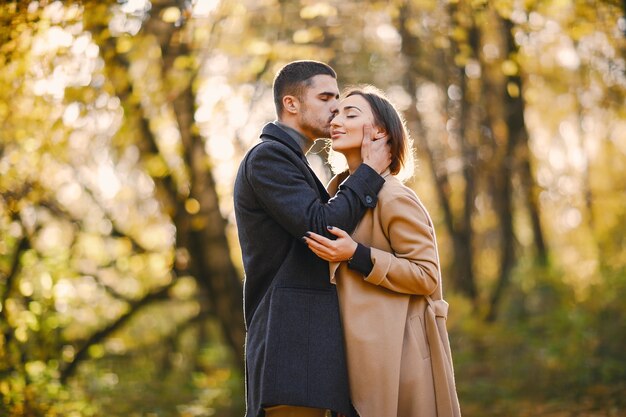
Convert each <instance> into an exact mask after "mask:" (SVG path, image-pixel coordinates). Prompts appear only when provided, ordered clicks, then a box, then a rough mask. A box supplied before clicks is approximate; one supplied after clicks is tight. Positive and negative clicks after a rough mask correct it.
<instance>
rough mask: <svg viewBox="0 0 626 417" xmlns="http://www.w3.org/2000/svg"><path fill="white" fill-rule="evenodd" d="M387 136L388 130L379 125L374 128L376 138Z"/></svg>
mask: <svg viewBox="0 0 626 417" xmlns="http://www.w3.org/2000/svg"><path fill="white" fill-rule="evenodd" d="M385 136H387V131H386V130H385V129H384V128H382V127H379V126H376V127H375V128H374V139H382V138H384V137H385Z"/></svg>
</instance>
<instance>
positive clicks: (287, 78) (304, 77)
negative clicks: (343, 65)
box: [274, 61, 337, 118]
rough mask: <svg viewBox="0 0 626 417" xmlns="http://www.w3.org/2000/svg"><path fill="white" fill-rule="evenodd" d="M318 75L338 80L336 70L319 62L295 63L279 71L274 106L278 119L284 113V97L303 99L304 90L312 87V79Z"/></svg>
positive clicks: (275, 86) (275, 84) (275, 80)
mask: <svg viewBox="0 0 626 417" xmlns="http://www.w3.org/2000/svg"><path fill="white" fill-rule="evenodd" d="M316 75H330V76H331V77H333V78H337V74H336V73H335V70H333V69H332V68H331V67H330V66H329V65H327V64H324V63H323V62H318V61H293V62H290V63H289V64H287V65H285V66H284V67H283V68H282V69H281V70H280V71H278V74H276V78H274V105H275V106H276V115H277V116H278V118H280V116H281V114H282V113H283V97H285V96H287V95H291V96H295V97H297V98H298V99H301V98H302V94H303V93H304V89H305V88H306V87H309V86H310V85H311V78H313V77H314V76H316Z"/></svg>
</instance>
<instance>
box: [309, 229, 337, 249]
mask: <svg viewBox="0 0 626 417" xmlns="http://www.w3.org/2000/svg"><path fill="white" fill-rule="evenodd" d="M305 237H308V238H309V239H312V240H314V241H316V242H318V243H319V244H321V245H324V246H330V245H331V244H332V242H333V241H332V240H330V239H328V238H326V237H324V236H322V235H318V234H317V233H313V232H307V234H306V236H305Z"/></svg>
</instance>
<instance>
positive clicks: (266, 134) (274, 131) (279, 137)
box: [261, 123, 330, 202]
mask: <svg viewBox="0 0 626 417" xmlns="http://www.w3.org/2000/svg"><path fill="white" fill-rule="evenodd" d="M261 140H274V141H277V142H280V143H282V144H283V145H285V146H287V147H288V148H289V149H291V150H292V151H293V152H294V153H295V154H296V155H298V157H299V158H300V159H301V160H302V162H304V165H305V166H306V167H307V169H308V171H309V174H310V175H311V177H312V179H313V181H314V182H315V185H316V187H317V191H318V192H319V195H320V198H321V199H322V200H323V201H324V202H326V201H328V200H329V199H330V196H329V195H328V192H327V191H326V187H324V185H323V184H322V183H321V181H320V180H319V178H318V177H317V174H316V173H315V171H313V168H311V165H309V161H308V160H307V159H306V156H305V155H304V153H303V152H302V149H300V147H299V146H298V144H297V143H296V142H295V141H294V140H293V139H292V138H291V136H289V134H288V133H287V132H285V131H284V130H283V129H281V128H280V127H278V126H276V125H275V124H274V123H268V124H266V125H265V127H264V128H263V131H262V133H261Z"/></svg>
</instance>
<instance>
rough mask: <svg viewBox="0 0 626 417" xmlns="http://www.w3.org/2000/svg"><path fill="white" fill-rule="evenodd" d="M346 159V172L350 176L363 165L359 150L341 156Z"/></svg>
mask: <svg viewBox="0 0 626 417" xmlns="http://www.w3.org/2000/svg"><path fill="white" fill-rule="evenodd" d="M343 156H345V157H346V161H347V162H348V170H349V171H350V174H353V173H354V171H356V169H357V168H358V167H359V165H361V164H362V163H363V158H361V150H360V149H358V150H357V151H356V152H346V153H344V154H343Z"/></svg>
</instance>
